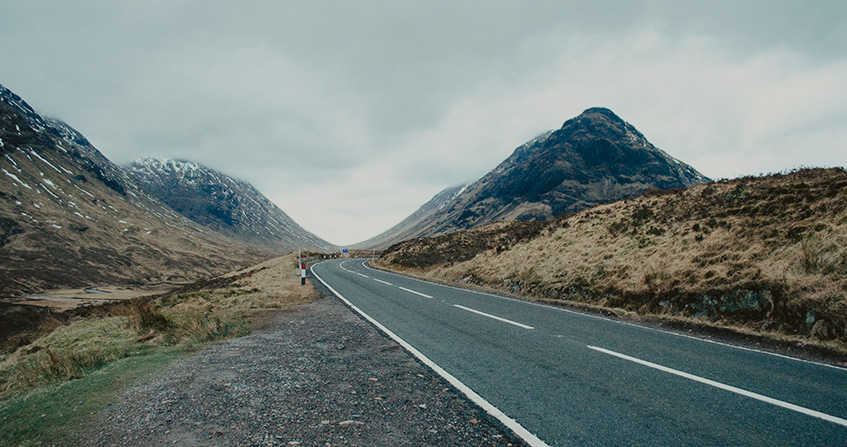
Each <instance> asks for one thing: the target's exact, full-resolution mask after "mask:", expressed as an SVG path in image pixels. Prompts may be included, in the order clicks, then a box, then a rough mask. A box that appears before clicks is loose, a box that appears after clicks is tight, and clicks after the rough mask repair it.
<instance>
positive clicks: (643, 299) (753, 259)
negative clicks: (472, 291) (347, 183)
mask: <svg viewBox="0 0 847 447" xmlns="http://www.w3.org/2000/svg"><path fill="white" fill-rule="evenodd" d="M845 206H847V172H845V171H844V170H843V169H827V170H824V169H807V170H799V171H795V172H791V173H787V174H775V175H770V176H764V177H746V178H740V179H735V180H728V181H720V182H713V183H708V184H703V185H697V186H693V187H690V188H687V189H679V190H674V191H668V192H654V193H648V194H645V195H643V196H641V197H638V198H634V199H629V200H625V201H621V202H616V203H612V204H607V205H601V206H597V207H594V208H592V209H589V210H586V211H583V212H580V213H577V214H573V215H569V216H564V217H562V218H560V219H557V220H556V221H554V222H551V223H549V224H547V227H546V228H544V229H542V230H540V231H539V233H538V235H537V236H534V237H531V238H529V239H527V240H523V241H520V242H517V243H515V244H513V245H512V244H504V245H495V246H489V245H487V243H486V242H485V241H479V242H477V243H476V244H466V245H468V246H470V245H474V246H478V247H485V249H484V250H478V251H475V252H471V253H465V254H464V258H465V259H467V260H463V261H461V262H455V260H446V259H441V260H438V262H432V263H429V264H426V265H424V264H422V263H420V262H417V263H411V262H410V261H411V260H412V259H420V258H421V255H420V254H414V255H413V253H416V249H415V248H413V247H412V246H409V245H406V246H404V245H402V244H401V245H398V246H396V247H394V248H393V249H392V250H389V251H388V252H386V254H385V256H384V257H383V260H382V262H383V264H384V265H386V266H389V267H394V268H401V269H407V270H416V271H418V272H420V273H422V274H425V276H427V277H430V278H434V279H439V280H445V281H463V282H469V283H474V284H478V285H484V286H486V287H491V288H494V289H498V290H503V291H507V292H512V293H517V294H521V295H526V296H530V297H536V298H543V299H552V300H571V301H580V302H587V303H592V304H598V305H602V306H609V307H619V308H624V309H627V310H632V311H637V312H639V313H642V314H663V315H672V316H683V317H693V318H697V319H702V320H704V321H712V322H723V323H727V324H730V325H734V326H739V325H741V326H743V327H746V328H751V329H754V330H766V331H776V332H779V333H783V334H792V335H803V336H811V337H813V338H816V339H820V340H837V341H836V344H840V345H843V342H844V340H847V297H845V295H847V248H845V247H847V208H845ZM476 231H477V233H478V234H481V235H483V236H484V235H485V234H486V232H485V231H479V230H476ZM469 234H471V233H469ZM426 243H427V242H423V241H421V242H418V243H417V244H418V245H419V246H421V245H424V244H426ZM411 245H414V244H411ZM431 258H432V259H434V260H437V259H438V257H437V256H431Z"/></svg>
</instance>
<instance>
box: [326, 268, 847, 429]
mask: <svg viewBox="0 0 847 447" xmlns="http://www.w3.org/2000/svg"><path fill="white" fill-rule="evenodd" d="M312 272H313V274H314V275H315V276H316V277H317V278H318V279H319V280H320V281H321V282H323V283H324V285H326V286H328V287H329V288H330V289H331V290H332V291H333V292H334V293H336V294H337V295H340V297H342V299H343V300H344V301H346V302H347V303H348V305H351V306H353V307H354V309H355V310H357V311H359V312H362V313H364V314H366V315H367V317H368V318H369V319H371V320H372V322H373V323H374V324H376V325H377V326H378V327H380V328H381V329H383V330H384V331H388V332H389V333H391V334H392V335H393V336H395V337H396V338H397V339H400V340H402V341H404V342H405V343H407V344H408V345H407V346H406V347H407V349H410V350H411V351H412V352H413V353H414V354H416V355H418V356H419V358H422V359H424V363H427V362H428V361H431V362H432V363H433V364H434V365H435V369H436V370H437V372H441V371H439V370H442V371H443V375H444V374H446V375H447V377H448V378H452V379H453V380H454V381H456V382H457V383H459V382H460V383H459V386H458V387H459V388H460V389H462V390H464V388H462V387H463V386H466V387H467V388H468V390H466V391H465V392H466V394H468V393H470V395H471V396H472V397H473V396H474V395H478V396H479V397H480V399H483V400H482V404H481V405H482V406H483V407H484V408H486V405H488V404H490V405H491V406H493V408H494V409H493V410H492V409H489V412H492V413H494V414H495V415H497V414H499V413H498V411H501V412H502V413H503V416H501V421H504V423H505V424H506V425H507V426H509V427H510V428H512V429H513V430H515V431H516V432H518V433H519V434H521V435H522V436H523V437H524V438H525V439H527V440H528V442H529V443H530V444H533V445H539V446H541V445H550V446H567V445H579V446H594V445H596V446H609V445H675V446H677V445H679V446H681V445H692V446H694V445H744V446H757V445H761V446H781V445H797V446H801V445H803V446H809V445H821V446H835V445H847V370H845V369H842V368H837V367H833V366H829V365H823V364H818V363H812V362H807V361H804V360H798V359H793V358H788V357H783V356H779V355H775V354H770V353H765V352H761V351H756V350H751V349H747V348H742V347H734V346H730V345H726V344H721V343H716V342H712V341H708V340H701V339H698V338H694V337H689V336H686V335H684V334H676V333H672V332H666V331H661V330H656V329H653V328H647V327H642V326H637V325H633V324H628V323H625V322H620V321H616V320H611V319H606V318H602V317H598V316H595V315H588V314H582V313H578V312H573V311H570V310H563V309H559V308H552V307H548V306H541V305H538V304H534V303H529V302H525V301H519V300H514V299H509V298H503V297H499V296H496V295H491V294H485V293H480V292H475V291H469V290H464V289H459V288H454V287H450V286H445V285H440V284H435V283H429V282H424V281H420V280H417V279H413V278H408V277H405V276H400V275H395V274H392V273H387V272H382V271H377V270H374V269H370V268H369V267H367V266H366V265H364V261H363V260H360V259H347V260H333V261H327V262H322V263H319V264H316V265H315V266H314V267H312ZM478 403H479V402H478ZM510 421H511V422H510ZM512 423H514V424H513V425H511V424H512ZM516 427H517V428H516ZM521 430H526V432H522V431H521Z"/></svg>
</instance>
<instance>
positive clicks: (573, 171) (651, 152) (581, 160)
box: [382, 108, 708, 246]
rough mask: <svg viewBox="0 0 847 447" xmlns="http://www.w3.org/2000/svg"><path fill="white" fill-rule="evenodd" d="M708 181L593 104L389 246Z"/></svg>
mask: <svg viewBox="0 0 847 447" xmlns="http://www.w3.org/2000/svg"><path fill="white" fill-rule="evenodd" d="M706 181H708V179H707V178H706V177H705V176H703V175H702V174H700V173H699V172H697V170H695V169H694V168H692V167H691V166H688V165H687V164H685V163H683V162H681V161H679V160H677V159H675V158H673V157H671V156H670V155H668V154H667V153H665V152H664V151H662V150H661V149H658V148H656V147H655V146H653V145H652V144H651V143H650V142H649V141H647V139H646V138H645V137H644V135H642V134H641V133H640V132H638V130H636V129H635V128H634V127H633V126H632V125H631V124H629V123H627V122H625V121H623V120H622V119H620V118H619V117H618V116H617V115H615V114H614V113H613V112H612V111H611V110H608V109H604V108H592V109H588V110H586V111H585V112H583V113H582V114H581V115H579V116H578V117H576V118H573V119H571V120H568V121H567V122H565V124H564V125H563V126H562V128H561V129H558V130H555V131H550V132H547V133H545V134H543V135H540V136H539V137H537V138H535V139H533V140H531V141H529V142H527V143H526V144H524V145H522V146H520V147H519V148H517V149H516V150H515V152H514V153H513V154H512V155H511V156H510V157H509V158H507V159H506V160H504V161H503V162H502V163H501V164H500V165H499V166H497V167H496V168H494V169H493V170H492V171H491V172H489V173H488V174H486V175H485V176H484V177H483V178H481V179H480V180H478V181H477V182H475V183H473V184H471V185H470V186H468V187H467V189H465V190H464V191H463V192H462V193H461V194H459V195H458V196H457V197H455V198H454V199H453V200H451V201H450V202H449V203H447V204H446V205H445V206H444V207H443V208H441V209H440V210H438V211H437V212H435V213H430V214H427V215H425V216H423V217H422V218H421V219H418V220H417V221H416V222H414V223H409V224H407V225H405V228H404V231H403V232H402V233H398V234H396V235H395V237H394V239H391V240H386V241H384V242H383V244H382V246H387V245H390V243H391V242H398V241H401V240H404V239H410V238H415V237H422V236H434V235H439V234H444V233H449V232H452V231H457V230H463V229H468V228H472V227H475V226H477V225H482V224H487V223H491V222H496V221H514V220H535V221H545V220H551V219H553V218H555V217H557V216H560V215H563V214H567V213H572V212H576V211H579V210H582V209H586V208H590V207H592V206H594V205H597V204H599V203H604V202H614V201H617V200H621V199H624V198H628V197H633V196H637V195H640V194H642V193H643V192H645V191H647V190H652V189H657V190H668V189H675V188H683V187H688V186H691V185H695V184H699V183H703V182H706Z"/></svg>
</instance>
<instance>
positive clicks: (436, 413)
mask: <svg viewBox="0 0 847 447" xmlns="http://www.w3.org/2000/svg"><path fill="white" fill-rule="evenodd" d="M73 445H83V446H122V445H131V446H135V447H140V446H159V445H185V446H218V445H251V446H252V445H257V446H258V445H262V446H267V445H304V446H316V445H320V446H325V445H329V446H334V445H396V446H403V445H408V446H430V445H431V446H443V445H451V446H480V445H502V446H509V445H515V446H516V445H522V444H521V443H520V442H519V441H517V440H515V439H514V438H513V437H512V436H511V435H510V434H509V433H507V432H506V431H504V430H503V429H501V428H500V427H499V426H497V425H495V424H494V423H492V422H490V421H489V420H488V419H487V418H486V415H485V413H484V412H483V411H482V410H480V409H479V408H477V407H475V406H474V405H472V404H471V403H469V402H468V401H467V400H466V399H465V398H464V397H463V396H462V395H461V394H460V393H459V392H457V391H456V390H454V389H452V388H451V387H450V385H449V384H447V383H446V382H445V381H444V380H443V379H441V378H440V377H438V376H436V375H435V374H434V373H433V372H431V371H430V370H429V369H427V368H426V367H424V366H423V365H421V364H420V363H418V362H417V361H415V360H414V359H413V358H412V357H411V355H409V354H408V353H407V352H405V351H404V350H403V349H402V348H400V346H399V345H397V344H396V343H395V342H393V341H392V340H390V339H388V338H387V337H385V336H383V335H382V334H381V333H379V332H378V331H377V330H376V329H374V328H373V327H372V326H370V325H368V324H367V323H365V322H364V321H363V320H361V319H360V318H359V317H357V316H356V315H355V314H353V313H352V312H351V311H350V310H349V309H347V308H346V307H344V306H343V305H342V304H341V303H340V302H338V301H337V300H335V299H334V298H321V299H319V300H318V301H315V302H313V303H309V304H305V305H301V306H297V307H295V308H293V309H292V310H290V311H286V312H281V313H278V314H277V315H276V317H275V318H273V319H272V320H270V321H267V322H266V324H264V325H263V328H261V329H259V330H256V331H255V332H254V333H253V334H252V335H249V336H247V337H243V338H239V339H235V340H229V341H226V342H223V343H220V344H217V345H215V346H212V347H209V348H207V349H205V350H203V352H202V353H200V354H199V355H197V356H194V357H191V358H187V359H184V360H181V361H178V362H176V363H175V364H173V365H172V367H170V368H169V369H168V370H167V371H165V372H163V373H161V374H157V375H155V376H153V377H151V378H150V380H149V381H148V382H147V383H144V384H141V385H139V386H137V387H135V388H133V389H131V390H129V391H128V392H127V393H126V394H124V395H123V396H122V397H120V398H119V401H118V402H115V404H114V405H112V406H111V407H109V409H108V410H106V411H105V412H104V413H102V414H101V415H100V416H99V418H98V419H97V420H96V422H95V423H94V425H93V426H92V428H91V430H90V431H89V432H88V433H86V434H84V435H83V436H82V437H81V438H80V439H77V440H76V443H75V444H73Z"/></svg>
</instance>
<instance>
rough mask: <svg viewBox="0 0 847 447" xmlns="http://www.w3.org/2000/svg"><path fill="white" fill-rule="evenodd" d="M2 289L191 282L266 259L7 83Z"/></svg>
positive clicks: (2, 113)
mask: <svg viewBox="0 0 847 447" xmlns="http://www.w3.org/2000/svg"><path fill="white" fill-rule="evenodd" d="M0 151H2V158H0V177H2V178H3V179H4V180H3V181H2V182H0V295H3V296H18V295H21V294H25V293H32V292H36V291H41V290H46V289H54V288H80V287H89V286H92V285H98V284H102V283H110V284H144V283H159V282H171V281H178V282H183V281H190V280H196V279H199V278H201V277H207V276H210V275H214V274H220V273H224V272H227V271H231V270H233V269H235V268H239V267H243V266H245V265H249V264H253V263H255V262H258V261H260V260H263V259H266V258H267V257H269V256H270V254H269V253H268V252H267V251H265V250H260V249H257V248H256V247H252V248H248V247H245V246H244V245H243V244H240V243H238V242H236V241H234V240H232V239H230V238H228V237H226V236H224V235H221V234H218V233H216V232H213V231H210V230H208V229H206V228H204V227H201V226H200V225H197V224H195V223H194V222H192V221H191V220H189V219H187V218H185V217H183V216H182V215H180V214H178V213H176V212H175V211H173V210H172V209H170V208H169V207H167V206H166V205H165V204H163V203H162V202H161V201H159V200H158V199H156V198H155V197H153V196H152V195H150V194H148V193H147V192H146V191H145V190H143V189H142V188H139V187H138V185H136V184H135V182H134V181H133V180H132V179H131V178H130V177H129V175H128V174H127V173H126V172H125V171H124V170H123V169H121V168H120V167H119V166H117V165H115V164H114V163H112V162H111V161H109V160H108V159H107V158H106V157H105V156H104V155H103V154H102V153H100V151H99V150H97V148H95V147H94V146H93V145H92V144H91V143H90V142H89V141H88V139H86V138H85V137H84V136H83V135H82V134H81V133H80V132H78V131H77V130H75V129H74V128H72V127H71V126H70V125H68V124H66V123H64V122H63V121H61V120H58V119H55V118H49V117H45V116H43V115H41V114H39V113H37V112H36V111H35V110H34V109H33V108H32V107H31V106H30V105H29V104H27V103H26V101H24V100H23V99H22V98H21V97H20V96H18V95H16V94H15V93H13V92H12V91H11V90H9V89H8V88H6V87H5V86H2V85H0Z"/></svg>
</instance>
